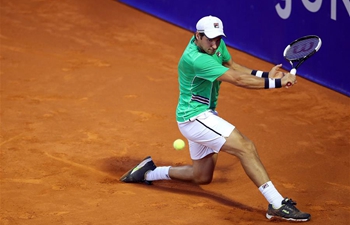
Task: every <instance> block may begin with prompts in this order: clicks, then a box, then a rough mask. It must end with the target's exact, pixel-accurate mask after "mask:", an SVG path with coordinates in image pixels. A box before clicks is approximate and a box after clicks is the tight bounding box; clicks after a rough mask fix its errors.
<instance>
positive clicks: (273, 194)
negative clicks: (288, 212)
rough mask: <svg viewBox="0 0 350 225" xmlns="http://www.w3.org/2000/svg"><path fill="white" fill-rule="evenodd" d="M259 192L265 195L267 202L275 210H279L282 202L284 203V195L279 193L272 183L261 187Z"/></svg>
mask: <svg viewBox="0 0 350 225" xmlns="http://www.w3.org/2000/svg"><path fill="white" fill-rule="evenodd" d="M259 190H260V192H261V194H263V195H264V197H265V198H266V200H267V201H268V202H269V203H270V204H272V206H273V207H274V208H275V209H278V208H279V207H281V206H282V201H283V199H284V198H283V197H282V195H281V194H280V193H279V192H278V191H277V189H276V188H275V186H274V185H273V184H272V182H271V181H268V182H266V183H265V184H263V185H261V186H260V187H259Z"/></svg>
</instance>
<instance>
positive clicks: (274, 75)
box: [269, 64, 284, 79]
mask: <svg viewBox="0 0 350 225" xmlns="http://www.w3.org/2000/svg"><path fill="white" fill-rule="evenodd" d="M281 67H282V64H278V65H276V66H274V67H272V69H271V71H270V72H269V78H275V79H276V78H277V79H278V78H282V77H283V76H284V73H283V72H282V71H280V70H279V69H280V68H281Z"/></svg>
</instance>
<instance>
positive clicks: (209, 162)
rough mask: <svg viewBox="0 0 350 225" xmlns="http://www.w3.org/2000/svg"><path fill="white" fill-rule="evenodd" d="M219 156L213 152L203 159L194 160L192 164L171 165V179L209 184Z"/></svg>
mask: <svg viewBox="0 0 350 225" xmlns="http://www.w3.org/2000/svg"><path fill="white" fill-rule="evenodd" d="M217 156H218V155H217V154H216V153H211V154H209V155H207V156H205V157H203V158H201V159H198V160H192V162H193V164H192V165H191V166H190V165H188V166H175V167H170V169H169V176H170V178H171V179H176V180H183V181H193V182H195V183H197V184H209V183H210V182H211V181H212V179H213V173H214V169H215V165H216V161H217Z"/></svg>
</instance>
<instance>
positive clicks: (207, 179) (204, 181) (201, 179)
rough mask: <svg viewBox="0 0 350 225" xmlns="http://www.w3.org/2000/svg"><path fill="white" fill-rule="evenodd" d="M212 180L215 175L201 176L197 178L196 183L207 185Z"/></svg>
mask: <svg viewBox="0 0 350 225" xmlns="http://www.w3.org/2000/svg"><path fill="white" fill-rule="evenodd" d="M212 180H213V177H199V178H195V179H194V182H195V183H196V184H201V185H205V184H210V183H211V182H212Z"/></svg>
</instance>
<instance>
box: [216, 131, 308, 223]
mask: <svg viewBox="0 0 350 225" xmlns="http://www.w3.org/2000/svg"><path fill="white" fill-rule="evenodd" d="M221 151H224V152H227V153H229V154H231V155H235V156H237V157H238V158H239V160H240V162H241V164H242V167H243V169H244V171H245V172H246V174H247V175H248V176H249V178H250V179H251V180H252V181H253V182H254V184H255V185H256V186H257V187H259V190H260V192H261V193H262V194H263V195H264V197H265V198H266V200H267V201H268V202H269V206H268V211H267V213H266V217H267V218H268V219H271V218H274V217H278V218H281V219H285V220H292V221H308V220H310V214H308V213H304V212H301V211H300V210H299V209H297V208H296V207H295V205H296V203H295V202H294V201H293V200H292V199H288V198H283V197H282V195H281V194H280V193H279V192H278V191H277V189H276V188H275V186H274V185H273V183H272V182H271V181H270V178H269V176H268V174H267V172H266V170H265V168H264V166H263V164H262V162H261V161H260V158H259V155H258V153H257V150H256V148H255V146H254V143H253V142H252V141H251V140H249V139H248V138H247V137H245V136H244V135H243V134H241V133H240V132H239V131H238V130H237V129H235V130H233V131H232V133H231V134H230V135H229V137H228V138H227V139H226V142H225V144H224V145H223V146H222V148H221Z"/></svg>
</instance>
